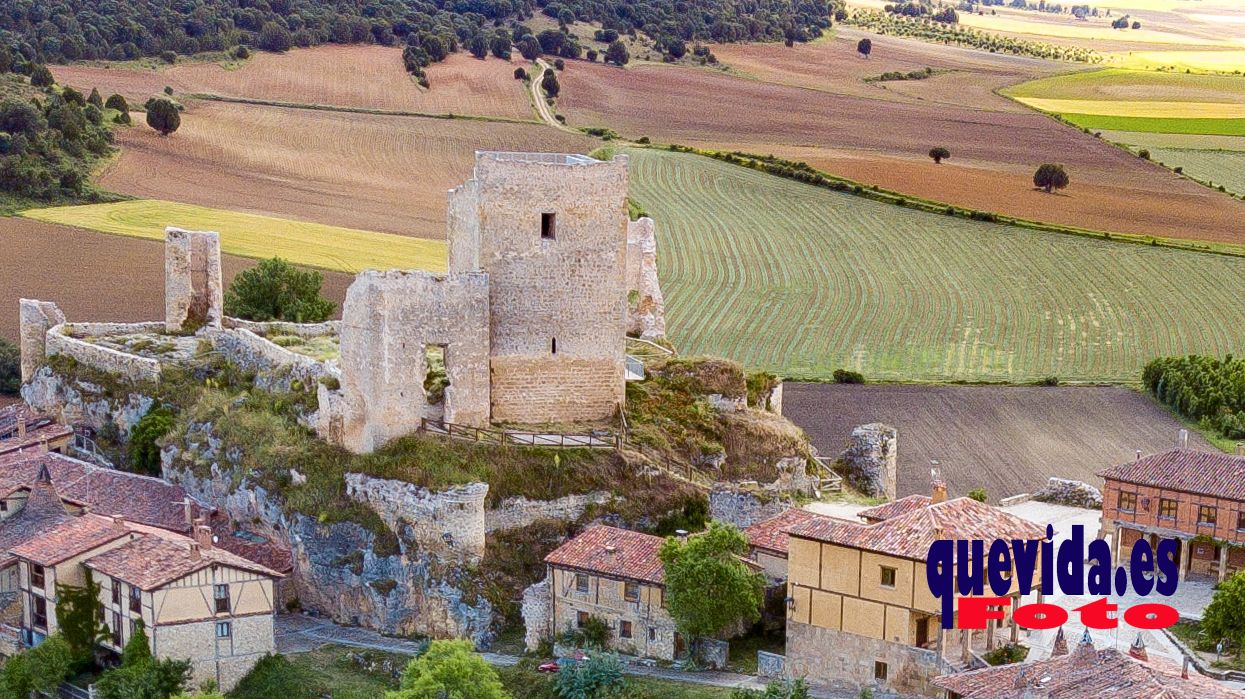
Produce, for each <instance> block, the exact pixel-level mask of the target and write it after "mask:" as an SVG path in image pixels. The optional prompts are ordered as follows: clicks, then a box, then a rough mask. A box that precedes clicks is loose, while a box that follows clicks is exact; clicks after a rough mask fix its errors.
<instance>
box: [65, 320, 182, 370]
mask: <svg viewBox="0 0 1245 699" xmlns="http://www.w3.org/2000/svg"><path fill="white" fill-rule="evenodd" d="M70 332H71V328H70V326H69V324H64V325H58V326H56V327H54V328H52V329H51V330H49V331H48V333H47V347H46V352H47V356H49V357H51V356H53V355H65V356H67V357H73V358H74V359H75V360H77V361H78V362H80V363H82V364H84V365H86V366H89V367H91V368H93V369H97V370H99V371H103V372H106V373H108V374H113V375H115V376H121V377H124V378H126V379H129V380H130V381H158V380H159V379H160V362H159V361H158V360H155V359H151V358H148V357H139V356H138V355H134V354H127V353H125V352H119V351H117V350H114V349H111V348H109V347H103V346H101V345H96V344H92V343H90V342H86V341H83V340H79V339H77V338H75V337H71V336H70V334H69V333H70Z"/></svg>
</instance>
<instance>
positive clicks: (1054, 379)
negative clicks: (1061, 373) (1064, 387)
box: [1033, 376, 1059, 388]
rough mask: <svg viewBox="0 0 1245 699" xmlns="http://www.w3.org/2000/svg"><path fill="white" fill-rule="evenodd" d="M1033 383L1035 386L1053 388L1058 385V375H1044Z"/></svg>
mask: <svg viewBox="0 0 1245 699" xmlns="http://www.w3.org/2000/svg"><path fill="white" fill-rule="evenodd" d="M1033 383H1034V384H1035V385H1037V386H1050V387H1052V388H1053V387H1055V386H1058V385H1059V377H1058V376H1044V377H1042V378H1040V379H1038V380H1037V381H1034V382H1033Z"/></svg>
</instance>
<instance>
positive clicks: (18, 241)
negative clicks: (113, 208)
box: [0, 218, 354, 341]
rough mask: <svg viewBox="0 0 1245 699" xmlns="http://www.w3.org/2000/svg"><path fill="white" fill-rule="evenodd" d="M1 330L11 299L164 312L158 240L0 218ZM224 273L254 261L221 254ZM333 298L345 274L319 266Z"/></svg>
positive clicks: (122, 312) (11, 325) (133, 313)
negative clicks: (328, 270)
mask: <svg viewBox="0 0 1245 699" xmlns="http://www.w3.org/2000/svg"><path fill="white" fill-rule="evenodd" d="M0 250H3V251H4V254H3V255H0V337H5V338H8V339H9V340H12V341H16V340H17V328H18V321H17V300H18V299H20V298H35V299H41V300H45V301H55V302H56V303H57V304H59V305H60V307H61V310H63V311H64V312H65V315H66V316H67V317H68V318H69V319H70V320H99V321H139V320H158V319H160V318H162V317H163V316H164V246H163V245H161V244H160V243H158V242H154V241H148V240H139V239H137V238H127V237H124V236H119V235H107V234H104V233H96V232H93V231H84V230H79V229H76V228H69V227H66V226H57V225H53V224H50V223H41V222H38V221H31V220H29V219H24V218H0ZM221 262H222V264H223V265H224V272H225V277H226V279H227V280H231V279H233V276H234V275H235V274H237V273H238V272H239V271H241V270H243V269H247V268H249V267H251V266H252V265H254V264H255V261H254V260H246V259H243V258H241V257H234V256H232V255H224V256H223V257H222V260H221ZM322 274H323V275H324V295H325V296H326V297H327V298H330V299H332V300H333V301H335V302H337V303H338V304H339V305H340V304H341V302H342V301H343V300H344V299H345V298H346V287H347V286H349V285H350V282H351V281H353V280H354V277H353V276H352V275H348V274H338V273H334V272H324V273H322Z"/></svg>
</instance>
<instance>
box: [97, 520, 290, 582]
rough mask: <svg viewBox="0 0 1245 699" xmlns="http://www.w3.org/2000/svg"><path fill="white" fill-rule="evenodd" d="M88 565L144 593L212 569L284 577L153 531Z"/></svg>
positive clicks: (221, 551)
mask: <svg viewBox="0 0 1245 699" xmlns="http://www.w3.org/2000/svg"><path fill="white" fill-rule="evenodd" d="M85 565H86V566H87V567H88V568H91V569H92V570H95V571H98V572H99V573H101V574H103V575H107V576H109V577H113V578H117V579H118V580H122V581H124V582H126V583H128V584H130V585H136V586H138V587H140V588H142V589H144V590H154V589H156V588H159V587H161V586H163V585H165V584H167V583H170V582H172V581H174V580H177V579H179V578H182V577H185V576H187V575H189V574H191V573H193V572H195V571H197V570H200V569H203V568H207V567H210V566H225V567H230V568H239V569H241V570H249V571H251V572H253V573H258V574H260V575H266V576H269V577H272V578H280V577H282V575H281V574H280V573H278V572H276V571H274V570H270V569H268V568H266V567H264V566H261V565H259V564H257V563H252V562H251V561H248V560H246V559H245V558H242V557H241V556H236V555H234V554H232V553H229V552H228V551H225V550H224V549H220V548H216V547H204V546H199V545H198V544H196V543H195V542H194V540H193V539H191V538H190V537H186V536H181V535H177V534H172V533H169V532H155V531H151V532H148V533H146V534H143V535H141V536H139V537H138V538H136V539H134V540H133V541H131V542H129V543H127V544H122V545H121V546H118V547H116V548H114V549H109V550H108V551H105V552H104V553H101V554H99V555H98V556H92V557H91V558H88V559H87V560H86V561H85Z"/></svg>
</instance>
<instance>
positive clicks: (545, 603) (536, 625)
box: [520, 577, 553, 652]
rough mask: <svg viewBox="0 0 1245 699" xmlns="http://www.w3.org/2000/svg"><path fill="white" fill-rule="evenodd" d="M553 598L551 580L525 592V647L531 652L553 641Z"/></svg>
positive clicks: (530, 587) (531, 586)
mask: <svg viewBox="0 0 1245 699" xmlns="http://www.w3.org/2000/svg"><path fill="white" fill-rule="evenodd" d="M552 603H553V596H552V595H551V594H550V593H549V578H548V577H546V578H545V579H544V580H541V581H540V582H538V583H534V584H532V585H529V586H528V587H527V589H526V590H524V591H523V606H522V607H521V608H520V611H521V613H522V615H523V646H524V647H525V648H527V650H528V651H529V652H532V651H535V650H536V649H537V648H539V647H540V642H541V641H545V640H552V639H553V629H552V628H550V623H551V622H552V621H553V610H552V609H551V605H552Z"/></svg>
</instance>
